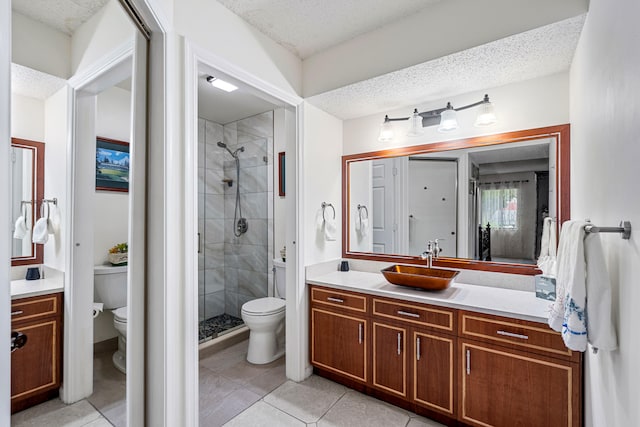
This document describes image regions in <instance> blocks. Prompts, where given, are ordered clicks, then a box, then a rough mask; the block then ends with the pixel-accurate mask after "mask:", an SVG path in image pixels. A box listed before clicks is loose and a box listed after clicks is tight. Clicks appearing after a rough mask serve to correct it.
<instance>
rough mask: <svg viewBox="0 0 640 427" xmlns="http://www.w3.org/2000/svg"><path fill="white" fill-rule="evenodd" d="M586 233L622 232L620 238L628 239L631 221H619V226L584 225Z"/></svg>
mask: <svg viewBox="0 0 640 427" xmlns="http://www.w3.org/2000/svg"><path fill="white" fill-rule="evenodd" d="M584 231H585V232H586V233H622V238H623V239H625V240H629V239H630V238H631V221H620V227H598V226H596V225H591V224H588V225H585V226H584Z"/></svg>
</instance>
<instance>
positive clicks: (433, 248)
mask: <svg viewBox="0 0 640 427" xmlns="http://www.w3.org/2000/svg"><path fill="white" fill-rule="evenodd" d="M440 240H444V239H436V240H435V241H432V240H429V241H428V242H427V250H426V251H424V252H422V254H420V258H422V259H423V260H426V261H427V267H428V268H432V265H433V259H434V258H435V259H437V258H438V255H439V254H440V252H442V248H441V247H440V245H439V241H440Z"/></svg>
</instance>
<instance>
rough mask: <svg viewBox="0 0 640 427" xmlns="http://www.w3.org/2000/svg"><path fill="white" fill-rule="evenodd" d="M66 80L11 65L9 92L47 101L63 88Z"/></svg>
mask: <svg viewBox="0 0 640 427" xmlns="http://www.w3.org/2000/svg"><path fill="white" fill-rule="evenodd" d="M66 83H67V81H66V80H64V79H61V78H59V77H55V76H52V75H51V74H46V73H43V72H40V71H37V70H34V69H31V68H27V67H23V66H22V65H18V64H11V92H12V93H17V94H18V95H22V96H28V97H30V98H36V99H47V98H48V97H50V96H51V95H53V94H54V93H55V92H56V91H58V89H60V88H62V87H64V85H65V84H66Z"/></svg>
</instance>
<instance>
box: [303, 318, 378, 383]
mask: <svg viewBox="0 0 640 427" xmlns="http://www.w3.org/2000/svg"><path fill="white" fill-rule="evenodd" d="M366 360H367V322H366V320H364V319H362V318H358V317H354V316H350V315H345V314H339V313H334V312H331V311H327V310H324V309H320V308H315V307H314V308H312V309H311V362H312V364H314V365H316V366H318V367H321V368H324V369H328V370H330V371H333V372H336V373H338V374H342V375H346V376H347V377H349V378H352V379H355V380H358V381H362V382H366V381H367V363H366Z"/></svg>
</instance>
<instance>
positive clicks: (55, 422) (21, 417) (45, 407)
mask: <svg viewBox="0 0 640 427" xmlns="http://www.w3.org/2000/svg"><path fill="white" fill-rule="evenodd" d="M98 418H101V415H100V413H99V412H98V411H96V409H95V408H94V407H93V406H91V404H90V403H89V402H87V401H86V400H81V401H79V402H76V403H74V404H73V405H65V404H64V403H62V401H60V399H53V400H50V401H48V402H45V403H42V404H40V405H37V406H34V407H32V408H29V409H26V410H24V411H22V412H18V413H17V414H14V415H13V416H12V417H11V425H12V426H13V427H42V426H56V427H81V426H84V425H86V424H89V423H91V422H93V421H95V420H97V419H98Z"/></svg>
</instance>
